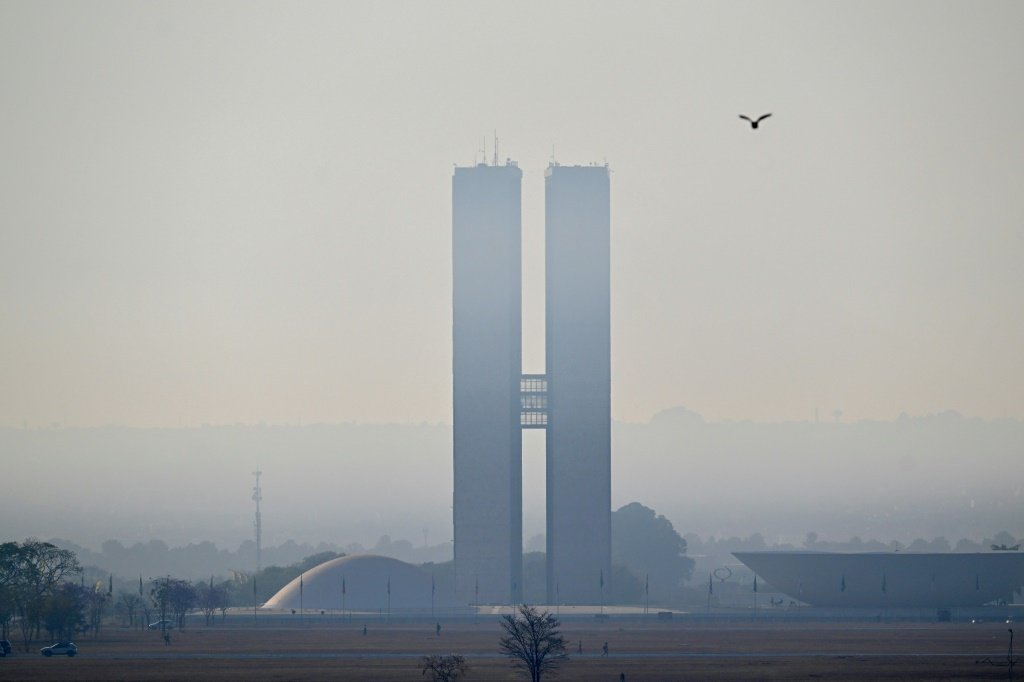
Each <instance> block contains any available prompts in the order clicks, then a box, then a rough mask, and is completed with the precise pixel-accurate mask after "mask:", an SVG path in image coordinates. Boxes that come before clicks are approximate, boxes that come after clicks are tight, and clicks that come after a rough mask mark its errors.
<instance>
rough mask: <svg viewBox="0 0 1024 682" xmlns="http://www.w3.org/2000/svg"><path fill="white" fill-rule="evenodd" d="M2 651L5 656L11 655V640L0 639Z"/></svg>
mask: <svg viewBox="0 0 1024 682" xmlns="http://www.w3.org/2000/svg"><path fill="white" fill-rule="evenodd" d="M0 651H2V652H3V654H2V655H3V656H6V655H7V654H9V653H11V640H9V639H0Z"/></svg>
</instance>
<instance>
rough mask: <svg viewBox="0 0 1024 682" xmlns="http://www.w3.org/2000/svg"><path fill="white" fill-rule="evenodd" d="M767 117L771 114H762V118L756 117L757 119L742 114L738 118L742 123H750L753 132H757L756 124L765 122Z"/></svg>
mask: <svg viewBox="0 0 1024 682" xmlns="http://www.w3.org/2000/svg"><path fill="white" fill-rule="evenodd" d="M769 116H771V114H764V115H763V116H758V117H757V119H752V118H750V117H749V116H744V115H743V114H740V118H742V119H743V120H744V121H750V127H751V129H753V130H757V124H758V123H760V122H761V121H763V120H765V119H766V118H768V117H769Z"/></svg>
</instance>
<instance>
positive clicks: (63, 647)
mask: <svg viewBox="0 0 1024 682" xmlns="http://www.w3.org/2000/svg"><path fill="white" fill-rule="evenodd" d="M39 653H41V654H42V655H43V656H46V657H47V658H49V657H50V656H68V657H71V656H74V655H75V654H77V653H78V647H77V646H75V645H74V644H72V643H71V642H58V643H57V644H51V645H50V646H47V647H43V648H42V649H40V650H39Z"/></svg>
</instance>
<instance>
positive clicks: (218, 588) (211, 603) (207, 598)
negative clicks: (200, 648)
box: [195, 575, 228, 625]
mask: <svg viewBox="0 0 1024 682" xmlns="http://www.w3.org/2000/svg"><path fill="white" fill-rule="evenodd" d="M195 591H196V603H197V605H198V606H199V610H200V611H202V612H203V616H204V617H205V618H206V624H207V625H210V624H211V623H213V614H214V612H215V611H217V609H221V612H222V613H223V611H224V609H227V603H228V589H227V585H225V584H224V583H221V584H219V585H214V584H213V576H212V575H211V576H210V582H209V583H206V582H199V583H196V585H195Z"/></svg>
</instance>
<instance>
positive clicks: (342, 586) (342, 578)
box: [341, 576, 345, 594]
mask: <svg viewBox="0 0 1024 682" xmlns="http://www.w3.org/2000/svg"><path fill="white" fill-rule="evenodd" d="M341 593H342V594H345V576H341Z"/></svg>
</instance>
